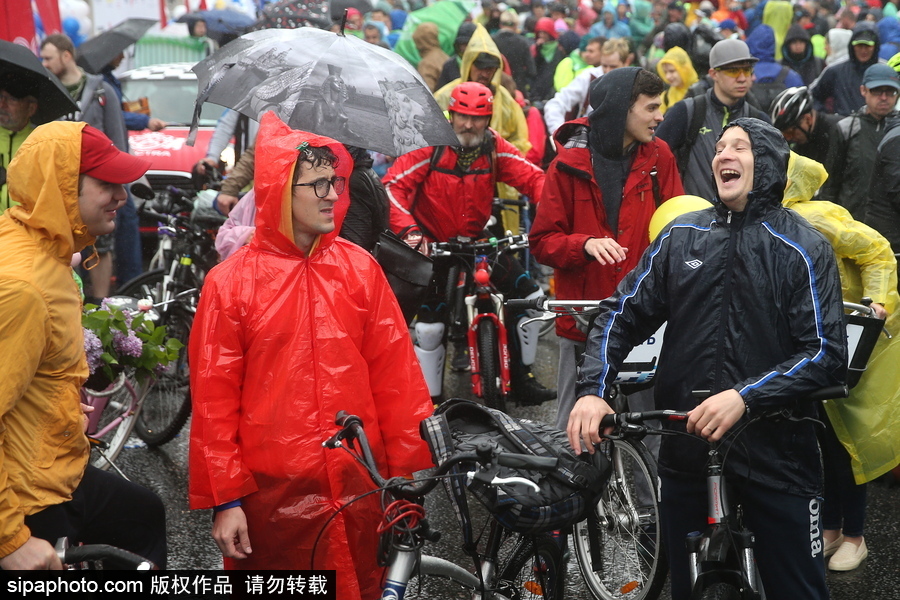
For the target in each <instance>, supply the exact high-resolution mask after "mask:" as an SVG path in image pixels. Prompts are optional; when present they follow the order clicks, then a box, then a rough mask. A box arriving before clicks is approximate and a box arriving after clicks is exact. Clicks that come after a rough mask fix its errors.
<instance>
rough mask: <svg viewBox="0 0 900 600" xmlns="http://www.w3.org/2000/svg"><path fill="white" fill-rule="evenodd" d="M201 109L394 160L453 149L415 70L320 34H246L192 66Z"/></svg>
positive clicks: (357, 43)
mask: <svg viewBox="0 0 900 600" xmlns="http://www.w3.org/2000/svg"><path fill="white" fill-rule="evenodd" d="M193 71H194V72H195V73H197V78H198V80H199V84H200V90H201V92H200V95H199V97H198V98H197V105H196V107H195V111H194V115H195V120H196V118H197V116H198V111H199V109H200V107H201V106H202V104H203V102H213V103H215V104H220V105H222V106H225V107H228V108H233V109H235V110H237V111H239V112H241V113H243V114H245V115H247V116H249V117H251V118H254V119H259V118H261V117H262V115H263V114H264V113H266V112H267V111H270V110H273V111H275V112H276V113H277V114H278V116H279V117H280V118H281V119H282V120H283V121H284V122H285V123H287V124H288V125H290V126H291V127H293V128H294V129H302V130H305V131H310V132H312V133H317V134H319V135H325V136H329V137H332V138H334V139H336V140H338V141H340V142H343V143H345V144H349V145H351V146H358V147H360V148H367V149H369V150H375V151H377V152H381V153H383V154H387V155H389V156H399V155H401V154H405V153H407V152H410V151H411V150H415V149H417V148H424V147H426V146H439V145H455V144H458V143H459V142H458V140H457V138H456V134H454V133H453V128H452V127H450V124H449V123H448V122H447V119H446V118H445V117H444V114H443V111H442V110H441V109H440V107H439V106H438V105H437V103H436V102H435V100H434V96H432V95H431V92H430V91H429V90H428V86H427V85H425V82H424V81H422V78H421V77H420V76H419V74H418V73H417V72H416V71H415V69H414V68H413V67H412V65H410V64H409V63H408V62H407V61H406V60H404V59H403V58H401V57H400V56H398V55H397V54H395V53H393V52H391V51H390V50H386V49H384V48H381V47H379V46H375V45H374V44H369V43H366V42H364V41H363V40H360V39H359V38H356V37H354V36H343V35H338V34H335V33H331V32H329V31H322V30H321V29H314V28H310V27H305V28H301V29H275V30H267V31H254V32H253V33H248V34H246V35H244V36H241V37H240V38H238V39H236V40H235V41H233V42H231V43H230V44H228V45H227V46H225V47H223V48H221V49H220V50H219V51H218V52H217V53H216V54H214V55H212V56H210V57H207V58H206V59H205V60H203V61H201V62H199V63H198V64H197V65H195V66H194V68H193Z"/></svg>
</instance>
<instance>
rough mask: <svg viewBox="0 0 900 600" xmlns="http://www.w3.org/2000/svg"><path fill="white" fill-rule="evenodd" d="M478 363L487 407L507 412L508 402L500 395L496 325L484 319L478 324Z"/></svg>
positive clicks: (482, 394) (483, 398)
mask: <svg viewBox="0 0 900 600" xmlns="http://www.w3.org/2000/svg"><path fill="white" fill-rule="evenodd" d="M478 361H479V367H478V368H479V369H480V371H481V398H482V400H484V404H485V406H488V407H490V408H496V409H497V410H502V411H504V412H505V411H506V402H505V401H504V400H503V396H502V395H501V394H500V355H499V352H498V348H497V329H496V326H495V325H494V323H493V322H492V321H490V320H488V319H483V320H482V321H480V322H479V323H478Z"/></svg>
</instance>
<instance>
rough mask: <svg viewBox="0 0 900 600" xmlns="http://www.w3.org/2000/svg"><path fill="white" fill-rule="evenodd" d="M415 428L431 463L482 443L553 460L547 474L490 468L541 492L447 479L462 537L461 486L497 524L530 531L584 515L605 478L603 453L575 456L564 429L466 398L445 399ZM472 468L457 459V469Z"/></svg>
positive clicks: (465, 520)
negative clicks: (531, 484) (533, 485)
mask: <svg viewBox="0 0 900 600" xmlns="http://www.w3.org/2000/svg"><path fill="white" fill-rule="evenodd" d="M420 431H421V434H422V438H423V439H424V440H425V441H426V442H427V443H428V446H429V448H430V449H431V454H432V458H433V459H434V463H435V464H436V465H439V464H441V463H443V462H444V461H445V460H447V459H448V458H449V457H451V456H453V455H454V454H456V453H459V452H472V451H474V450H475V449H476V447H477V445H478V444H479V443H481V442H487V443H488V444H490V445H491V446H493V447H495V448H500V449H502V450H505V451H507V452H514V453H517V454H531V455H534V456H544V457H555V458H557V459H558V466H557V468H556V470H554V471H552V472H549V473H541V472H537V471H529V470H525V469H514V468H510V467H499V466H498V467H494V469H495V470H496V474H497V475H498V476H500V477H511V476H519V477H524V478H526V479H528V480H530V481H533V482H534V483H536V484H537V485H538V487H540V492H535V491H533V490H532V489H531V488H529V487H526V486H523V485H500V486H492V485H487V484H485V483H482V482H480V481H478V478H475V479H473V480H472V481H470V482H467V481H466V478H465V477H453V478H450V479H449V480H447V481H446V483H447V484H448V485H447V490H448V493H449V494H450V496H451V499H452V500H453V501H454V508H455V509H456V512H457V517H458V518H459V519H460V522H461V523H462V525H463V532H464V537H467V533H466V532H471V523H470V521H469V514H468V504H467V502H466V494H465V488H466V487H467V488H468V490H469V492H471V493H472V494H473V495H474V496H475V497H476V498H478V500H479V501H481V503H482V504H484V505H485V507H486V508H487V509H488V510H489V511H490V513H491V514H492V515H493V516H494V518H496V519H497V521H499V522H500V524H501V525H503V526H504V527H506V528H507V529H510V530H511V531H515V532H518V533H530V534H535V533H542V532H546V531H553V530H557V529H563V528H565V527H568V526H570V525H572V524H573V523H577V522H578V521H581V520H582V519H584V518H585V517H586V516H587V515H588V513H589V511H590V510H591V508H592V507H593V506H594V505H595V504H596V501H597V498H598V497H599V496H600V494H601V493H602V491H603V489H604V487H605V485H606V481H607V479H608V477H609V471H610V469H609V462H608V461H607V459H606V457H605V456H604V455H603V453H602V452H596V453H594V454H593V455H589V454H588V453H586V452H585V453H582V455H581V456H580V457H576V456H575V454H574V452H572V450H571V447H570V446H569V443H568V440H567V438H566V434H565V433H564V432H562V431H559V430H558V429H554V428H552V427H549V426H547V425H544V424H541V423H535V422H531V421H526V420H523V419H516V418H513V417H510V416H509V415H507V414H506V413H503V412H500V411H499V410H494V409H492V408H487V407H485V406H482V405H480V404H476V403H475V402H471V401H469V400H460V399H458V398H454V399H450V400H447V401H446V402H444V403H443V404H441V405H440V406H439V407H438V408H437V410H435V412H434V415H432V416H431V417H428V418H427V419H425V420H424V421H422V423H421V425H420ZM474 467H475V466H474V465H466V464H465V463H462V464H461V465H460V467H459V472H461V473H465V472H466V471H470V470H473V469H474ZM467 541H468V540H467Z"/></svg>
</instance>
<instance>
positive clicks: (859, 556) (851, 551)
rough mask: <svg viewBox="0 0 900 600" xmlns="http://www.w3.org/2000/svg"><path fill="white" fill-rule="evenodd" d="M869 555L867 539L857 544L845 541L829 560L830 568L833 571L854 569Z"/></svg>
mask: <svg viewBox="0 0 900 600" xmlns="http://www.w3.org/2000/svg"><path fill="white" fill-rule="evenodd" d="M867 556H869V550H868V548H866V540H865V539H863V541H862V543H861V544H860V545H859V546H857V545H856V544H854V543H853V542H847V541H845V542H844V543H843V544H841V547H840V548H838V550H837V552H835V553H834V556H832V557H831V560H830V561H828V568H829V569H830V570H832V571H852V570H853V569H855V568H857V567H858V566H859V564H860V563H861V562H862V561H863V560H865V558H866V557H867Z"/></svg>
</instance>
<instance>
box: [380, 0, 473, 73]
mask: <svg viewBox="0 0 900 600" xmlns="http://www.w3.org/2000/svg"><path fill="white" fill-rule="evenodd" d="M473 8H475V2H472V1H471V0H444V1H443V2H435V3H434V4H432V5H431V6H426V7H425V8H420V9H419V10H414V11H413V12H411V13H409V16H407V17H406V23H404V24H403V29H402V30H401V31H400V39H398V40H397V44H396V45H395V46H394V52H396V53H397V54H399V55H400V56H402V57H403V58H405V59H406V60H408V61H409V62H411V63H412V64H414V65H418V64H419V61H421V60H422V57H421V56H419V51H418V50H417V49H416V44H415V42H413V37H412V36H413V33H414V32H415V31H416V28H417V27H418V26H419V25H421V24H422V23H426V22H427V23H434V24H435V25H437V27H438V41H440V44H441V49H442V50H443V51H444V52H446V53H447V56H453V55H454V54H455V53H456V50H455V49H454V47H453V42H454V41H456V31H457V30H458V29H459V26H460V25H461V24H462V22H463V21H465V20H466V19H467V18H468V17H469V13H470V12H471V11H472V9H473Z"/></svg>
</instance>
